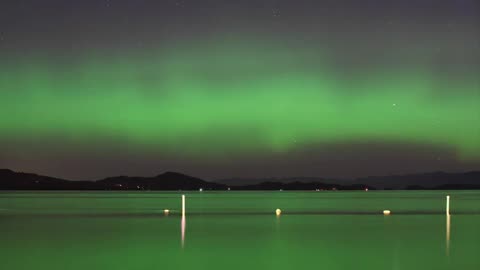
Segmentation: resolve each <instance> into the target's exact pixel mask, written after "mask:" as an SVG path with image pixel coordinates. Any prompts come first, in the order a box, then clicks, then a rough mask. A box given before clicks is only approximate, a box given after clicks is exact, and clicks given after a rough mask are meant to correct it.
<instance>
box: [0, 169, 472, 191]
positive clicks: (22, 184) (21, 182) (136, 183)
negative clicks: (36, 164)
mask: <svg viewBox="0 0 480 270" xmlns="http://www.w3.org/2000/svg"><path fill="white" fill-rule="evenodd" d="M219 182H220V183H215V182H211V181H206V180H203V179H200V178H196V177H193V176H188V175H185V174H181V173H176V172H165V173H163V174H159V175H157V176H153V177H131V176H116V177H109V178H105V179H102V180H97V181H69V180H66V179H60V178H54V177H48V176H43V175H38V174H33V173H23V172H14V171H12V170H8V169H0V190H199V189H204V190H226V189H229V188H230V189H232V190H280V189H282V190H316V189H320V190H332V189H333V190H362V189H365V188H368V189H410V190H411V189H480V172H478V171H474V172H466V173H445V172H432V173H423V174H408V175H390V176H370V177H364V178H357V179H351V180H349V179H343V180H337V179H326V178H316V177H289V178H270V179H263V180H262V179H243V180H242V179H230V180H219Z"/></svg>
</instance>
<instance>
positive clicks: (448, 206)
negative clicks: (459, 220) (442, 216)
mask: <svg viewBox="0 0 480 270" xmlns="http://www.w3.org/2000/svg"><path fill="white" fill-rule="evenodd" d="M446 214H447V216H449V215H450V196H449V195H447V211H446Z"/></svg>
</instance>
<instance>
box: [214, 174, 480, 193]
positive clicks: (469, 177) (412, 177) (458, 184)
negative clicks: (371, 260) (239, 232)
mask: <svg viewBox="0 0 480 270" xmlns="http://www.w3.org/2000/svg"><path fill="white" fill-rule="evenodd" d="M218 182H219V183H222V184H226V185H231V186H245V185H246V186H247V187H249V188H250V187H258V188H259V189H261V187H262V186H265V184H266V183H270V185H271V183H277V186H278V187H279V186H280V184H283V185H285V184H288V183H292V182H300V183H302V184H306V183H311V186H315V185H316V184H322V185H325V186H329V185H330V186H331V187H334V186H335V185H341V186H344V187H348V186H350V187H360V186H368V187H374V188H376V189H446V188H451V189H480V171H472V172H465V173H446V172H431V173H419V174H405V175H386V176H369V177H362V178H356V179H334V178H323V177H287V178H268V179H265V178H264V179H252V178H247V179H242V178H231V179H223V180H218Z"/></svg>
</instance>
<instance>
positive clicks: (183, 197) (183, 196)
mask: <svg viewBox="0 0 480 270" xmlns="http://www.w3.org/2000/svg"><path fill="white" fill-rule="evenodd" d="M184 216H185V195H182V217H184Z"/></svg>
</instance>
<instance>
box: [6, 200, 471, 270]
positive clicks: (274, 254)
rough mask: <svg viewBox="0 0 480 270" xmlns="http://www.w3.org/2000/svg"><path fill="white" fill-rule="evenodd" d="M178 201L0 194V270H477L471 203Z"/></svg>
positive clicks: (401, 201) (466, 201) (427, 201)
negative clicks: (278, 213) (447, 211)
mask: <svg viewBox="0 0 480 270" xmlns="http://www.w3.org/2000/svg"><path fill="white" fill-rule="evenodd" d="M181 194H183V193H180V192H2V193H0V233H1V234H0V269H89V270H94V269H248V268H249V269H306V268H307V267H315V268H317V269H331V270H335V269H372V270H375V269H382V270H383V269H472V270H473V269H480V256H479V254H480V192H478V191H369V192H359V191H357V192H343V191H342V192H310V191H309V192H285V191H284V192H279V191H276V192H233V191H231V192H201V193H200V192H190V193H186V196H187V207H186V209H187V211H186V216H185V218H184V219H182V216H181V214H180V209H181V197H180V196H181ZM447 194H449V195H450V196H451V215H450V216H447V215H445V196H446V195H447ZM277 208H280V209H282V215H281V216H279V217H277V216H276V215H275V209H277ZM164 209H170V214H169V215H168V216H166V215H164V213H163V210H164ZM384 209H389V210H391V211H392V215H390V216H383V214H382V211H383V210H384Z"/></svg>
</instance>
